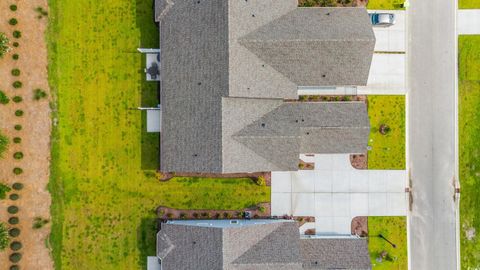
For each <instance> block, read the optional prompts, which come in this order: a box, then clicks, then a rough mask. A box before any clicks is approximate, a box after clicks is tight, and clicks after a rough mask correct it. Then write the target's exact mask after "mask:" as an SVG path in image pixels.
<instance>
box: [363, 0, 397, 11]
mask: <svg viewBox="0 0 480 270" xmlns="http://www.w3.org/2000/svg"><path fill="white" fill-rule="evenodd" d="M404 2H405V0H368V4H367V9H379V10H389V9H403V8H402V6H401V5H402V4H403V3H404Z"/></svg>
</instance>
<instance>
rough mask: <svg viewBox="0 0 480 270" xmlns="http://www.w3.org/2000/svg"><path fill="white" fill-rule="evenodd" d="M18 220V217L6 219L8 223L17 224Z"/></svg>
mask: <svg viewBox="0 0 480 270" xmlns="http://www.w3.org/2000/svg"><path fill="white" fill-rule="evenodd" d="M19 221H20V220H19V219H18V217H11V218H9V219H8V224H10V225H16V224H18V222H19Z"/></svg>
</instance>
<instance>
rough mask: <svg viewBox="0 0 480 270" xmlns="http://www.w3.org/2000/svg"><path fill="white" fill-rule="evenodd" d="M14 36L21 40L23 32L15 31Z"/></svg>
mask: <svg viewBox="0 0 480 270" xmlns="http://www.w3.org/2000/svg"><path fill="white" fill-rule="evenodd" d="M12 35H13V37H14V38H21V37H22V32H20V31H18V30H15V31H13V33H12Z"/></svg>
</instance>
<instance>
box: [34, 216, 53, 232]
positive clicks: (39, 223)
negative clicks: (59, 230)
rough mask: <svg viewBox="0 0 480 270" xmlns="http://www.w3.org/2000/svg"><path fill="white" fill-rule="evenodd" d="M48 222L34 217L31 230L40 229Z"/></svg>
mask: <svg viewBox="0 0 480 270" xmlns="http://www.w3.org/2000/svg"><path fill="white" fill-rule="evenodd" d="M48 222H49V220H48V219H44V218H42V217H36V218H35V219H34V221H33V226H32V228H33V229H40V228H42V227H43V226H44V225H45V224H47V223H48Z"/></svg>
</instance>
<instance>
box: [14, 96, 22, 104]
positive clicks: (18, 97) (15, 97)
mask: <svg viewBox="0 0 480 270" xmlns="http://www.w3.org/2000/svg"><path fill="white" fill-rule="evenodd" d="M12 100H13V102H15V103H20V102H22V100H23V98H22V97H21V96H14V97H13V98H12Z"/></svg>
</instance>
